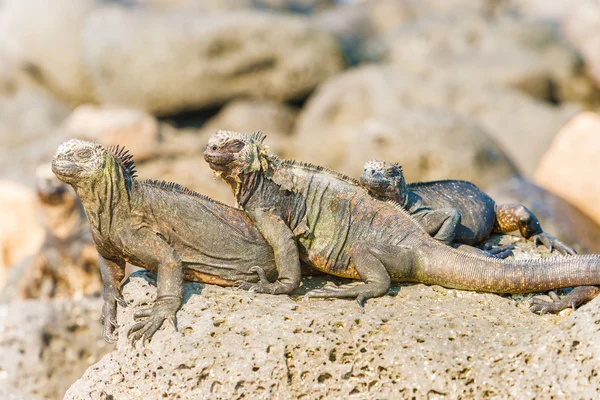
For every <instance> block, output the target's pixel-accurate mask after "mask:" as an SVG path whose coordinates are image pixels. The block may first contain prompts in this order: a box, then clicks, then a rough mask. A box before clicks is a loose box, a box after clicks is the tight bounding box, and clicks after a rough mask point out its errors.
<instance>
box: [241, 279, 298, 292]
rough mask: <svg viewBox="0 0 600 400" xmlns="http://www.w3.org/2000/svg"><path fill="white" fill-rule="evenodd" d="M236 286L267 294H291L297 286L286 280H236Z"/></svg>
mask: <svg viewBox="0 0 600 400" xmlns="http://www.w3.org/2000/svg"><path fill="white" fill-rule="evenodd" d="M235 286H236V287H237V288H239V289H242V290H247V291H248V292H254V293H266V294H290V293H292V292H293V291H294V289H295V286H294V285H292V284H287V283H286V282H281V281H275V282H269V281H267V282H259V283H252V282H245V281H236V282H235Z"/></svg>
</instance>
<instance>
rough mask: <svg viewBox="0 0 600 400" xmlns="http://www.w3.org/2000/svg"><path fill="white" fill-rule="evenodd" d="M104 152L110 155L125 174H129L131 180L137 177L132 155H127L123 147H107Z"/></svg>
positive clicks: (127, 151) (127, 152)
mask: <svg viewBox="0 0 600 400" xmlns="http://www.w3.org/2000/svg"><path fill="white" fill-rule="evenodd" d="M106 150H108V152H110V154H112V155H113V156H114V157H115V159H116V160H117V162H118V163H119V165H120V166H121V167H122V168H123V170H124V171H125V172H127V173H128V174H129V176H130V177H131V178H136V177H137V171H136V169H135V163H134V161H133V154H131V153H129V150H127V149H126V148H125V147H124V146H119V145H116V146H108V147H106Z"/></svg>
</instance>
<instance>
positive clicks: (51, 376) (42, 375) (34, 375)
mask: <svg viewBox="0 0 600 400" xmlns="http://www.w3.org/2000/svg"><path fill="white" fill-rule="evenodd" d="M102 303H103V301H102V299H101V298H98V297H96V298H90V297H86V298H83V299H80V300H73V299H53V300H50V301H38V300H27V301H23V302H18V303H12V304H0V326H1V327H2V329H0V354H2V357H0V371H1V375H0V377H1V378H0V379H1V382H2V383H1V385H0V386H1V387H2V388H3V390H0V396H1V398H2V399H3V400H4V399H11V397H5V391H6V390H7V389H11V388H15V389H16V390H18V391H19V394H21V393H22V394H23V396H15V397H13V398H14V399H15V400H26V399H30V398H31V399H37V400H40V399H62V398H63V395H64V393H65V391H66V390H67V389H68V388H69V386H70V385H71V384H72V382H74V381H75V380H76V379H78V378H79V377H80V376H81V374H82V373H83V372H84V371H85V369H86V368H87V367H88V366H89V365H91V364H93V363H95V362H97V361H98V360H100V359H101V358H102V357H103V356H104V355H105V354H107V353H109V352H110V351H112V350H113V349H114V345H111V344H108V343H106V342H105V341H104V340H103V339H102V323H101V322H100V315H101V314H102ZM9 392H10V390H9ZM29 396H31V397H29ZM88 398H89V397H88Z"/></svg>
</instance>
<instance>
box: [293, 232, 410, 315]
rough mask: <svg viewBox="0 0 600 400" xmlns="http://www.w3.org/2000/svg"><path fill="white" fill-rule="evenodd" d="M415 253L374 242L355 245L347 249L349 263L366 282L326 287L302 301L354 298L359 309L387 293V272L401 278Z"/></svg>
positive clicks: (306, 296)
mask: <svg viewBox="0 0 600 400" xmlns="http://www.w3.org/2000/svg"><path fill="white" fill-rule="evenodd" d="M413 254H414V250H412V249H410V248H408V247H404V246H388V245H379V244H373V243H355V244H354V245H353V246H352V248H351V249H350V256H351V260H352V262H353V264H354V266H355V268H356V271H357V272H358V274H359V275H360V277H361V279H362V280H363V281H364V282H365V283H364V284H359V285H341V286H325V287H323V288H320V289H316V290H312V291H310V292H308V293H307V294H306V295H305V296H304V298H305V299H308V298H311V297H316V298H346V297H356V301H357V302H358V304H359V305H360V306H361V307H362V306H363V304H364V302H365V300H367V299H370V298H373V297H380V296H383V295H384V294H386V293H387V291H388V290H389V288H390V285H391V277H390V273H389V271H390V270H391V271H394V272H393V274H394V275H404V273H402V271H403V270H410V266H411V265H412V263H413Z"/></svg>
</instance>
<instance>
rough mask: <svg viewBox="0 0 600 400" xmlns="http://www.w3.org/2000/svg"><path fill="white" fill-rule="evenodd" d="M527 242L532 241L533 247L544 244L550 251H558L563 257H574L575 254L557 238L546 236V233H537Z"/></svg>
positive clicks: (573, 250)
mask: <svg viewBox="0 0 600 400" xmlns="http://www.w3.org/2000/svg"><path fill="white" fill-rule="evenodd" d="M529 240H531V241H533V244H534V245H535V246H538V245H539V244H544V245H545V246H546V247H547V248H548V249H549V250H550V251H552V249H556V250H558V252H559V253H561V254H563V255H565V256H566V255H575V254H577V252H576V251H575V249H573V248H572V247H570V246H567V245H566V244H564V243H563V242H561V241H560V240H558V239H557V238H555V237H554V236H552V235H549V234H547V233H546V232H542V233H538V234H535V235H533V236H531V237H530V238H529Z"/></svg>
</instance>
